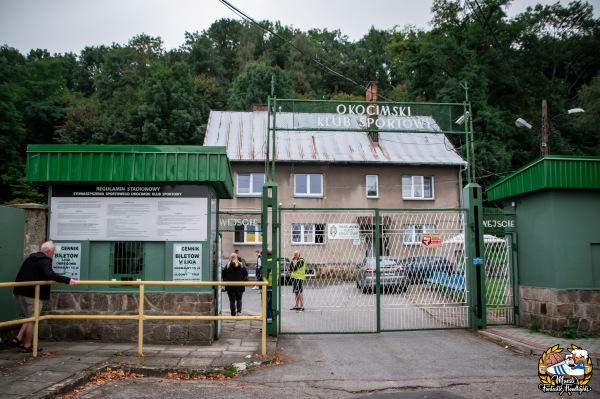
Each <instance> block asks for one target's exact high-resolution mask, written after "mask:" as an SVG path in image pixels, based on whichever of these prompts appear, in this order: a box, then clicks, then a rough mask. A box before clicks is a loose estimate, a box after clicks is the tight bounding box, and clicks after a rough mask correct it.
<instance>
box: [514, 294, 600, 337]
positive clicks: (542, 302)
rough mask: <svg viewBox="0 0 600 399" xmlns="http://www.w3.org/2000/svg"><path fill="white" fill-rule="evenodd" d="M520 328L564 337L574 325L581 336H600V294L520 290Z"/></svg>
mask: <svg viewBox="0 0 600 399" xmlns="http://www.w3.org/2000/svg"><path fill="white" fill-rule="evenodd" d="M519 292H520V295H519V314H520V324H521V325H522V326H527V325H530V324H535V325H537V326H538V327H539V328H540V329H542V330H548V331H556V332H558V333H561V332H562V331H563V330H564V326H565V325H572V326H574V329H575V330H576V331H577V332H578V333H580V334H600V290H556V289H550V288H534V287H520V288H519Z"/></svg>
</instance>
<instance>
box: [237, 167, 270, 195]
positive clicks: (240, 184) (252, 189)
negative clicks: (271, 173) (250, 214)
mask: <svg viewBox="0 0 600 399" xmlns="http://www.w3.org/2000/svg"><path fill="white" fill-rule="evenodd" d="M264 184H265V174H264V173H238V175H237V184H236V185H235V187H236V190H237V195H238V196H239V197H257V196H261V195H262V188H263V185H264Z"/></svg>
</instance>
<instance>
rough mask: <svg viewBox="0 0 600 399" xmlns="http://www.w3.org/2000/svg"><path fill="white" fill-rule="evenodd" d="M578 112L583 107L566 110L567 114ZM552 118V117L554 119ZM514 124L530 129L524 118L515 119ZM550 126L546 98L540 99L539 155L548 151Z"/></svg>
mask: <svg viewBox="0 0 600 399" xmlns="http://www.w3.org/2000/svg"><path fill="white" fill-rule="evenodd" d="M580 112H585V111H584V109H583V108H571V109H570V110H568V111H567V114H569V115H570V114H578V113H580ZM561 115H563V114H560V115H556V116H555V117H554V118H556V117H559V116H561ZM554 118H552V119H554ZM515 125H516V126H517V127H526V128H527V129H531V128H532V127H533V126H531V124H530V123H528V122H527V121H526V120H525V119H523V118H519V119H517V120H516V121H515ZM549 128H550V121H548V102H547V101H546V100H542V140H541V142H540V155H542V156H544V155H548V154H549V153H550V151H549V150H548V134H549Z"/></svg>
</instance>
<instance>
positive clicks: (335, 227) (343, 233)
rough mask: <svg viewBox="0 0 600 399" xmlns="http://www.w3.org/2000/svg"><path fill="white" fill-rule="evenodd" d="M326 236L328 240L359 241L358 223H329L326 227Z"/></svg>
mask: <svg viewBox="0 0 600 399" xmlns="http://www.w3.org/2000/svg"><path fill="white" fill-rule="evenodd" d="M327 233H328V234H327V236H328V237H329V239H330V240H359V239H360V227H359V225H358V223H330V224H328V225H327Z"/></svg>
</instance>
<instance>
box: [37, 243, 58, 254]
mask: <svg viewBox="0 0 600 399" xmlns="http://www.w3.org/2000/svg"><path fill="white" fill-rule="evenodd" d="M54 248H56V245H54V243H53V242H52V241H46V242H45V243H43V244H42V246H41V247H40V251H41V252H46V251H52V250H54Z"/></svg>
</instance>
